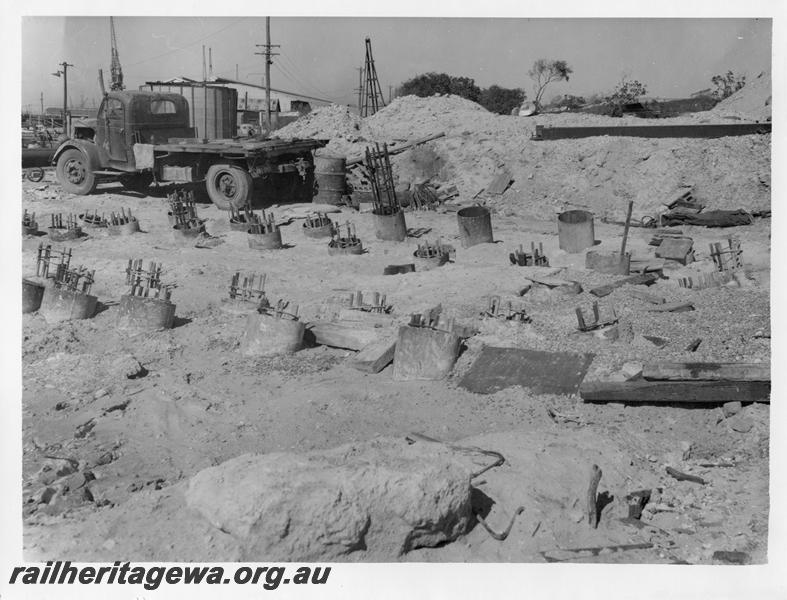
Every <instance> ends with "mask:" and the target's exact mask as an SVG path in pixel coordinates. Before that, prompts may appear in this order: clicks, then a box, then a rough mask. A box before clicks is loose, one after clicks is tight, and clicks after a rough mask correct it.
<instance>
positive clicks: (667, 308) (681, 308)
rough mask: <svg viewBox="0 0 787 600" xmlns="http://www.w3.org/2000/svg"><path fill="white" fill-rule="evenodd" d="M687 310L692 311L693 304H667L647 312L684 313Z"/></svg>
mask: <svg viewBox="0 0 787 600" xmlns="http://www.w3.org/2000/svg"><path fill="white" fill-rule="evenodd" d="M688 310H694V303H693V302H669V303H667V304H659V305H658V306H654V307H653V308H649V309H648V311H649V312H685V311H688Z"/></svg>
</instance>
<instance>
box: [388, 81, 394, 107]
mask: <svg viewBox="0 0 787 600" xmlns="http://www.w3.org/2000/svg"><path fill="white" fill-rule="evenodd" d="M392 101H393V86H392V85H389V86H388V104H390V103H391V102H392Z"/></svg>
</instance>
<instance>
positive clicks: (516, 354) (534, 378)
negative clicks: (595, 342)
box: [459, 346, 593, 395]
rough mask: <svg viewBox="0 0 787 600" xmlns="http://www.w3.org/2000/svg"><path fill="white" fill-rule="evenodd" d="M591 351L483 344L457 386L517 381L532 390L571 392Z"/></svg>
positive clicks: (487, 388) (479, 390) (474, 388)
mask: <svg viewBox="0 0 787 600" xmlns="http://www.w3.org/2000/svg"><path fill="white" fill-rule="evenodd" d="M592 361H593V354H573V353H569V352H541V351H539V350H527V349H523V348H497V347H494V346H485V347H484V348H483V350H481V354H480V355H479V357H478V358H477V359H476V361H475V362H474V363H473V366H472V367H470V370H469V371H468V372H467V374H466V375H465V376H464V377H463V378H462V380H461V381H460V382H459V386H460V387H463V388H465V389H466V390H468V391H470V392H474V393H476V394H494V393H495V392H497V391H499V390H502V389H505V388H509V387H513V386H515V385H521V386H522V387H525V388H528V389H530V390H531V391H532V392H533V393H534V394H566V395H571V394H575V393H576V392H577V390H578V389H579V384H580V383H581V382H582V379H583V378H584V377H585V373H587V370H588V367H589V366H590V363H591V362H592Z"/></svg>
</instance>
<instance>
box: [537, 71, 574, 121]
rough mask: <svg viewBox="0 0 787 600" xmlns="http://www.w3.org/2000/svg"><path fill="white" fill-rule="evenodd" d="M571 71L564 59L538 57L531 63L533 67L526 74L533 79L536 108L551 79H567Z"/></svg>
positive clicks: (539, 106) (539, 104) (538, 106)
mask: <svg viewBox="0 0 787 600" xmlns="http://www.w3.org/2000/svg"><path fill="white" fill-rule="evenodd" d="M573 72H574V71H573V70H572V69H571V67H569V66H568V63H567V62H566V61H564V60H547V59H546V58H539V59H538V60H537V61H536V62H534V63H533V68H532V69H530V71H528V75H529V76H530V79H532V80H533V84H534V85H533V89H534V90H535V92H536V95H535V98H534V99H533V103H534V104H535V105H536V110H539V109H540V108H541V97H542V96H543V95H544V90H546V87H547V86H548V85H549V84H550V83H552V82H553V81H568V76H569V75H570V74H571V73H573Z"/></svg>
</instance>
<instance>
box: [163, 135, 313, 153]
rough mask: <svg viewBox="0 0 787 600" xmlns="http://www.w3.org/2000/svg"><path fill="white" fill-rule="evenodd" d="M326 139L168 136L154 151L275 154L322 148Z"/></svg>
mask: <svg viewBox="0 0 787 600" xmlns="http://www.w3.org/2000/svg"><path fill="white" fill-rule="evenodd" d="M327 144H328V140H312V139H308V140H298V139H293V140H280V139H273V140H249V141H246V140H208V141H207V142H202V141H201V140H199V139H194V138H188V139H185V138H170V139H169V142H168V143H167V144H156V145H155V146H154V147H153V149H154V151H156V152H208V153H216V154H225V153H226V154H238V155H244V156H248V155H253V154H266V155H268V156H277V155H280V154H291V153H299V152H310V151H312V150H316V149H317V148H322V147H324V146H326V145H327Z"/></svg>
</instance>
